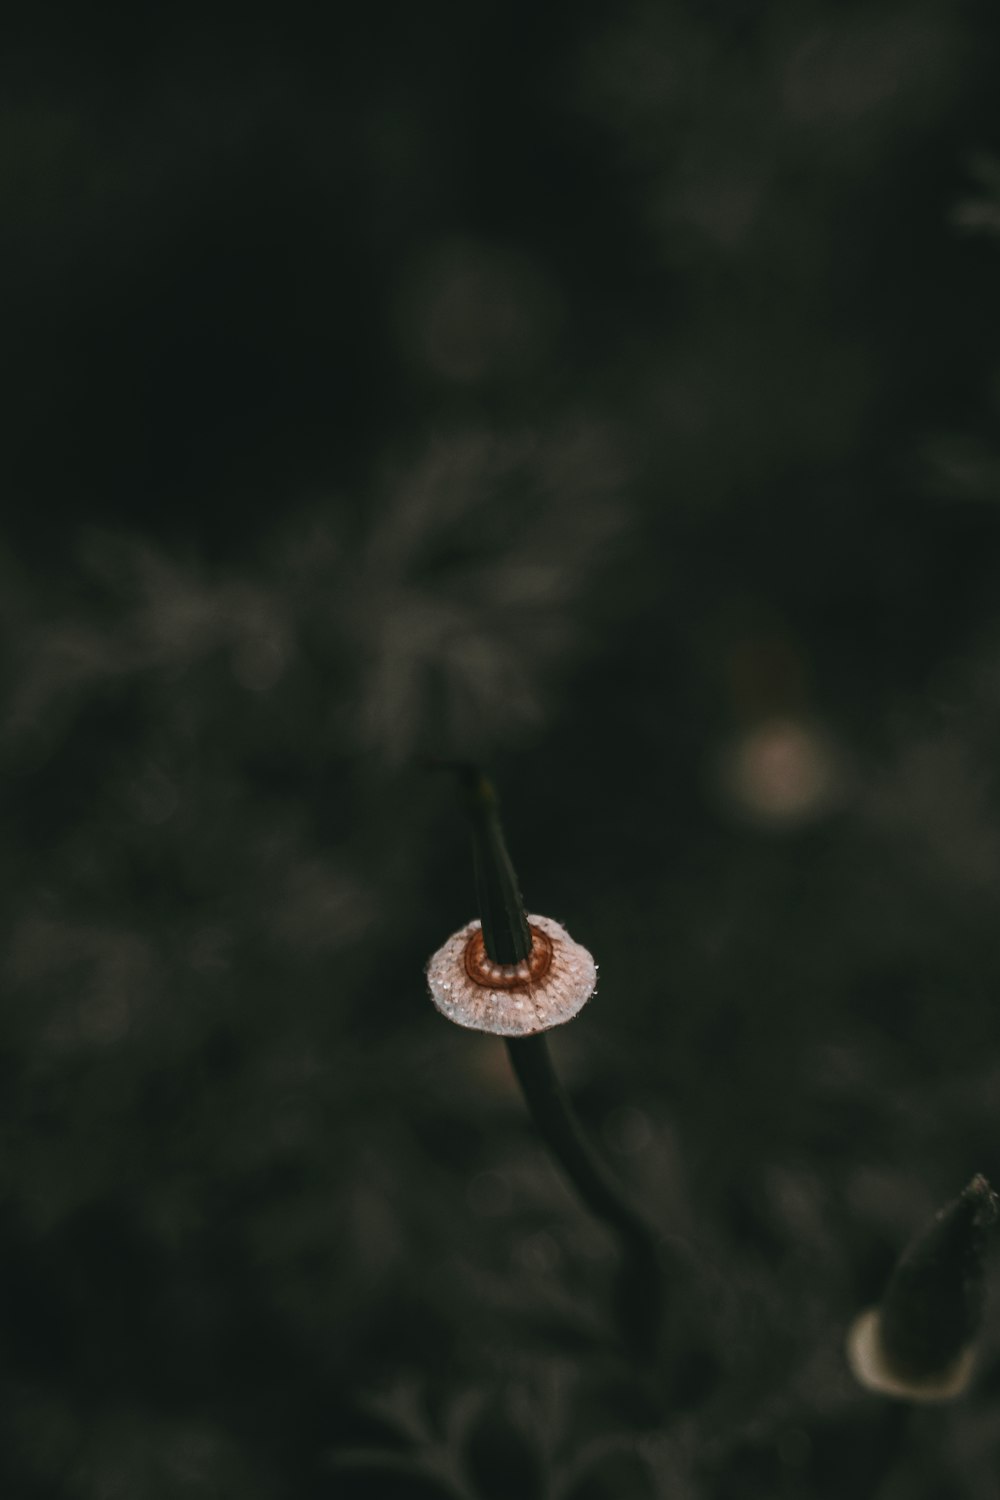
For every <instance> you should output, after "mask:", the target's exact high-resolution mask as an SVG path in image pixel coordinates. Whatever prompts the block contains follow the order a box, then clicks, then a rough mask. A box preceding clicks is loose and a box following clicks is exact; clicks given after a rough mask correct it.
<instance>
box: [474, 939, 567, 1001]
mask: <svg viewBox="0 0 1000 1500" xmlns="http://www.w3.org/2000/svg"><path fill="white" fill-rule="evenodd" d="M528 931H529V932H530V933H531V953H530V954H529V956H528V957H527V958H525V959H522V961H521V962H520V963H519V964H495V963H494V962H493V960H492V958H490V956H489V954H488V953H487V951H486V944H485V943H484V942H483V930H482V928H481V927H477V928H476V930H475V932H474V933H473V934H472V936H471V937H470V938H469V941H468V942H467V943H466V945H465V972H466V973H467V974H468V976H469V978H470V979H471V980H472V982H473V983H474V984H480V985H482V986H483V988H484V989H488V990H517V989H527V988H529V986H530V985H532V984H537V983H538V981H539V980H540V979H544V978H545V976H546V974H547V973H548V972H549V969H550V968H551V967H552V939H551V938H550V937H549V935H548V933H547V932H543V931H542V930H541V928H540V927H534V926H530V925H529V928H528Z"/></svg>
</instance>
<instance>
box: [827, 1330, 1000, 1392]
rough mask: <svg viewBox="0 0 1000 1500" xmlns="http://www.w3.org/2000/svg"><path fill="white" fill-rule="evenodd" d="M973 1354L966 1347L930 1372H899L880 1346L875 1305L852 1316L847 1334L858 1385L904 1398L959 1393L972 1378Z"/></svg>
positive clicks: (848, 1361) (850, 1360) (848, 1354)
mask: <svg viewBox="0 0 1000 1500" xmlns="http://www.w3.org/2000/svg"><path fill="white" fill-rule="evenodd" d="M975 1358H976V1351H975V1349H974V1348H972V1347H969V1348H966V1349H963V1350H962V1351H961V1353H960V1354H959V1355H958V1356H957V1357H956V1358H955V1359H953V1360H952V1361H951V1363H950V1364H948V1365H946V1366H945V1367H944V1369H942V1370H938V1371H936V1372H935V1373H934V1374H933V1375H929V1376H925V1377H923V1378H922V1379H916V1378H914V1377H913V1376H912V1375H904V1374H902V1373H900V1372H899V1371H897V1370H896V1369H895V1368H894V1367H893V1365H892V1364H890V1362H889V1360H888V1359H887V1358H886V1355H885V1350H884V1349H883V1347H882V1336H881V1330H880V1328H879V1313H878V1308H877V1307H871V1308H869V1309H868V1311H867V1312H863V1313H862V1314H861V1316H860V1317H858V1318H855V1320H854V1322H853V1323H852V1324H851V1327H850V1330H849V1331H848V1335H847V1363H848V1364H849V1365H850V1367H851V1373H852V1375H853V1376H854V1378H855V1380H857V1381H858V1383H859V1385H863V1386H866V1387H867V1389H868V1390H870V1391H876V1392H877V1393H878V1394H879V1395H880V1396H896V1397H897V1398H899V1399H901V1400H903V1401H951V1400H952V1399H953V1398H954V1397H955V1396H960V1395H961V1394H962V1392H963V1391H964V1390H965V1388H966V1387H967V1386H968V1384H969V1381H970V1379H971V1378H972V1367H973V1365H974V1363H975Z"/></svg>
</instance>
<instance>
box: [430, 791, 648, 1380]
mask: <svg viewBox="0 0 1000 1500" xmlns="http://www.w3.org/2000/svg"><path fill="white" fill-rule="evenodd" d="M434 764H436V765H437V766H438V767H440V769H442V770H452V771H455V772H456V773H457V776H458V783H459V788H460V790H461V792H462V798H463V802H464V806H465V811H466V814H467V815H468V818H469V827H470V831H471V833H472V846H473V861H474V868H475V879H476V895H477V899H478V904H479V912H480V920H478V921H474V922H469V923H467V924H466V926H465V927H462V928H460V929H459V931H458V932H456V933H453V935H452V936H451V937H450V938H449V939H448V941H447V942H446V943H445V944H444V945H443V946H442V947H441V948H439V949H438V951H437V952H436V953H435V954H434V956H433V958H432V959H431V960H430V962H429V964H428V965H427V983H428V986H429V988H430V992H431V999H432V1000H433V1001H434V1004H435V1005H436V1006H437V1009H438V1010H439V1011H440V1012H441V1014H442V1015H444V1016H447V1018H448V1019H449V1020H450V1021H455V1022H456V1023H457V1024H458V1025H459V1026H465V1027H467V1028H468V1029H469V1030H471V1031H485V1032H489V1033H491V1034H492V1035H494V1036H502V1037H503V1038H505V1041H506V1046H507V1053H508V1056H509V1058H510V1063H511V1067H512V1068H513V1070H514V1074H515V1076H516V1077H517V1081H518V1083H519V1084H520V1086H521V1089H522V1091H523V1093H524V1098H525V1102H526V1103H527V1105H528V1108H529V1110H530V1111H531V1114H532V1117H533V1118H534V1121H535V1124H536V1125H537V1127H538V1130H539V1133H540V1135H541V1137H542V1139H543V1140H544V1142H545V1144H546V1146H547V1147H548V1149H549V1150H550V1151H551V1153H552V1156H553V1159H554V1160H555V1161H556V1162H557V1163H558V1165H559V1166H560V1168H561V1169H562V1171H563V1172H565V1174H566V1176H567V1178H568V1179H569V1181H570V1182H571V1183H572V1184H573V1186H574V1187H575V1189H576V1191H577V1192H578V1193H579V1195H580V1197H581V1198H582V1199H583V1201H584V1203H586V1204H587V1206H588V1207H589V1208H590V1209H591V1211H592V1212H593V1213H594V1214H596V1215H597V1217H598V1218H599V1219H602V1220H603V1221H604V1223H605V1224H607V1225H608V1227H609V1228H610V1229H611V1230H612V1231H613V1232H614V1233H615V1235H616V1236H617V1238H618V1242H619V1245H620V1247H621V1251H622V1258H623V1260H622V1266H621V1269H620V1275H619V1296H618V1314H619V1318H620V1320H621V1325H622V1330H623V1332H624V1334H625V1336H626V1338H627V1340H628V1342H629V1344H630V1346H632V1347H633V1348H634V1349H635V1350H636V1352H637V1353H638V1354H639V1355H640V1356H641V1357H642V1358H647V1359H648V1358H651V1357H652V1356H653V1354H654V1353H655V1350H656V1346H657V1341H658V1339H659V1336H660V1331H661V1326H662V1322H663V1285H662V1275H661V1268H660V1254H659V1252H660V1246H659V1236H658V1235H657V1234H656V1232H655V1231H654V1230H653V1228H652V1226H651V1225H650V1224H649V1223H648V1222H647V1221H646V1219H645V1217H644V1216H643V1214H641V1213H639V1212H638V1211H637V1210H636V1209H635V1207H634V1206H633V1205H632V1204H631V1203H630V1202H629V1200H628V1198H627V1197H626V1196H625V1195H624V1194H623V1193H622V1191H621V1188H620V1187H619V1185H618V1183H617V1182H616V1181H615V1180H614V1178H613V1176H612V1175H611V1174H610V1173H609V1172H608V1170H607V1168H606V1167H605V1166H604V1164H603V1163H602V1162H601V1161H600V1159H599V1158H598V1157H597V1156H596V1155H595V1154H594V1151H593V1149H592V1147H591V1145H590V1142H589V1141H588V1139H587V1137H586V1134H585V1132H584V1131H583V1129H582V1128H581V1126H580V1123H579V1121H578V1120H577V1118H576V1116H575V1114H574V1112H573V1109H572V1107H571V1105H570V1103H569V1100H568V1099H567V1098H566V1095H565V1094H564V1093H563V1090H562V1087H561V1086H560V1083H559V1079H558V1077H557V1076H556V1072H555V1069H554V1068H553V1066H552V1059H551V1058H550V1056H549V1053H548V1045H547V1042H546V1038H545V1036H544V1035H543V1034H542V1033H543V1032H546V1031H549V1030H551V1029H552V1027H553V1026H561V1025H562V1024H563V1022H565V1021H569V1020H572V1018H573V1017H574V1016H575V1015H576V1014H577V1013H578V1012H579V1011H580V1010H582V1009H583V1007H584V1005H586V1003H587V1001H588V1000H589V999H590V997H591V995H592V994H593V993H594V990H595V988H596V985H597V965H596V964H595V962H594V960H593V958H592V957H591V955H590V954H589V953H588V952H587V950H586V948H582V947H581V946H580V944H579V943H575V942H574V941H573V939H572V938H571V937H570V935H569V933H568V932H567V931H566V929H565V928H564V927H561V926H560V925H559V923H558V922H554V921H553V920H552V918H551V917H540V916H529V915H528V913H527V912H526V911H525V909H524V902H523V900H522V898H521V892H520V887H519V886H518V882H517V876H516V875H515V873H514V867H513V865H512V864H511V860H510V855H509V854H508V853H507V846H506V844H505V842H504V837H503V830H502V829H501V826H500V816H499V811H498V807H497V797H496V792H495V790H494V788H493V785H492V783H491V782H490V781H489V780H488V778H487V777H486V776H484V775H483V773H482V771H480V769H479V768H478V767H477V766H474V765H469V764H468V763H461V762H460V763H454V762H444V761H439V762H436V763H434Z"/></svg>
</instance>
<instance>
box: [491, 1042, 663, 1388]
mask: <svg viewBox="0 0 1000 1500" xmlns="http://www.w3.org/2000/svg"><path fill="white" fill-rule="evenodd" d="M507 1051H508V1053H509V1055H510V1061H511V1066H512V1067H513V1069H514V1073H515V1076H516V1078H517V1081H518V1083H519V1084H520V1085H521V1091H522V1093H523V1094H524V1098H525V1101H526V1103H527V1105H528V1109H529V1111H530V1113H531V1116H532V1119H533V1120H534V1122H535V1125H536V1126H537V1128H538V1132H539V1134H540V1135H541V1137H542V1140H543V1141H544V1142H545V1144H546V1146H547V1147H548V1149H549V1150H550V1151H551V1153H552V1155H553V1157H554V1158H555V1160H556V1161H557V1162H558V1164H559V1166H560V1167H561V1168H562V1170H563V1171H564V1172H565V1174H566V1176H567V1177H568V1178H569V1180H570V1182H571V1183H572V1184H573V1186H574V1188H575V1189H576V1191H577V1192H578V1193H579V1195H580V1197H581V1198H582V1199H583V1201H584V1203H585V1204H586V1205H587V1207H588V1208H589V1209H590V1211H591V1212H592V1213H593V1214H595V1215H596V1216H597V1217H598V1218H599V1219H603V1221H604V1222H605V1223H606V1224H607V1225H609V1226H610V1228H611V1229H613V1230H614V1231H615V1233H616V1234H617V1236H618V1239H619V1242H620V1245H621V1250H622V1267H621V1271H620V1275H619V1283H618V1314H619V1318H620V1320H621V1323H622V1328H623V1331H624V1333H625V1336H626V1339H627V1340H628V1342H629V1344H630V1345H632V1347H633V1348H634V1349H635V1350H636V1352H637V1353H640V1354H642V1355H643V1356H644V1357H647V1358H648V1357H651V1356H652V1355H653V1354H654V1353H655V1351H656V1345H657V1342H658V1339H659V1333H660V1326H661V1323H662V1316H663V1284H662V1275H661V1270H660V1256H659V1247H658V1244H657V1240H656V1236H655V1234H654V1232H653V1229H652V1227H651V1226H650V1225H649V1224H648V1223H647V1222H646V1220H645V1219H644V1218H643V1217H642V1215H641V1214H640V1213H639V1212H638V1211H637V1210H636V1209H635V1208H634V1207H633V1206H632V1204H631V1203H630V1202H629V1201H628V1199H627V1198H626V1197H625V1196H624V1194H623V1193H622V1191H621V1189H620V1188H619V1186H618V1184H617V1183H616V1182H615V1181H614V1179H613V1178H612V1177H611V1175H610V1173H609V1172H607V1171H606V1170H605V1168H604V1167H603V1165H602V1164H601V1162H600V1161H599V1160H598V1158H597V1157H596V1156H595V1154H594V1152H593V1149H592V1147H591V1145H590V1142H589V1141H588V1140H587V1138H586V1136H585V1135H584V1133H583V1129H582V1127H581V1125H580V1122H579V1120H578V1119H577V1118H576V1115H575V1114H574V1113H573V1109H572V1106H571V1105H570V1102H569V1100H568V1099H567V1097H566V1095H565V1093H564V1092H563V1088H562V1085H561V1084H560V1082H559V1079H558V1077H557V1075H556V1071H555V1069H554V1068H553V1066H552V1059H551V1057H550V1055H549V1049H548V1047H547V1046H546V1041H545V1037H544V1036H529V1037H516V1038H515V1037H510V1038H508V1039H507Z"/></svg>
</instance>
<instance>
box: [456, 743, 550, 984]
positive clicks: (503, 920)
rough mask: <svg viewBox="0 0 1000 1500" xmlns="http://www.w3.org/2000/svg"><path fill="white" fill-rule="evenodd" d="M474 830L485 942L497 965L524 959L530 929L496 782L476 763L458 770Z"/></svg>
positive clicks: (487, 950) (478, 897) (528, 943)
mask: <svg viewBox="0 0 1000 1500" xmlns="http://www.w3.org/2000/svg"><path fill="white" fill-rule="evenodd" d="M455 769H456V771H457V774H458V780H459V785H460V786H461V788H462V794H463V801H464V803H465V811H466V815H467V816H468V819H469V825H470V827H471V829H472V849H473V860H474V864H475V875H476V898H477V901H478V903H479V916H480V919H481V921H482V924H483V944H484V946H485V948H486V952H487V953H488V954H489V956H490V958H492V960H493V962H494V963H497V964H518V963H523V962H524V960H525V959H527V958H528V957H530V954H531V933H530V932H529V931H528V919H527V917H526V915H525V911H524V899H523V897H522V896H521V891H520V888H519V887H518V883H517V876H516V875H515V874H514V866H513V865H512V863H511V859H510V855H509V854H508V853H507V845H506V844H505V843H504V837H503V829H502V828H501V826H500V815H499V811H498V808H497V795H496V792H495V791H494V789H493V784H492V782H490V781H489V780H488V778H487V777H486V776H484V775H483V773H482V771H480V770H479V768H478V767H477V766H471V765H470V766H464V765H460V766H457V767H456V768H455Z"/></svg>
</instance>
